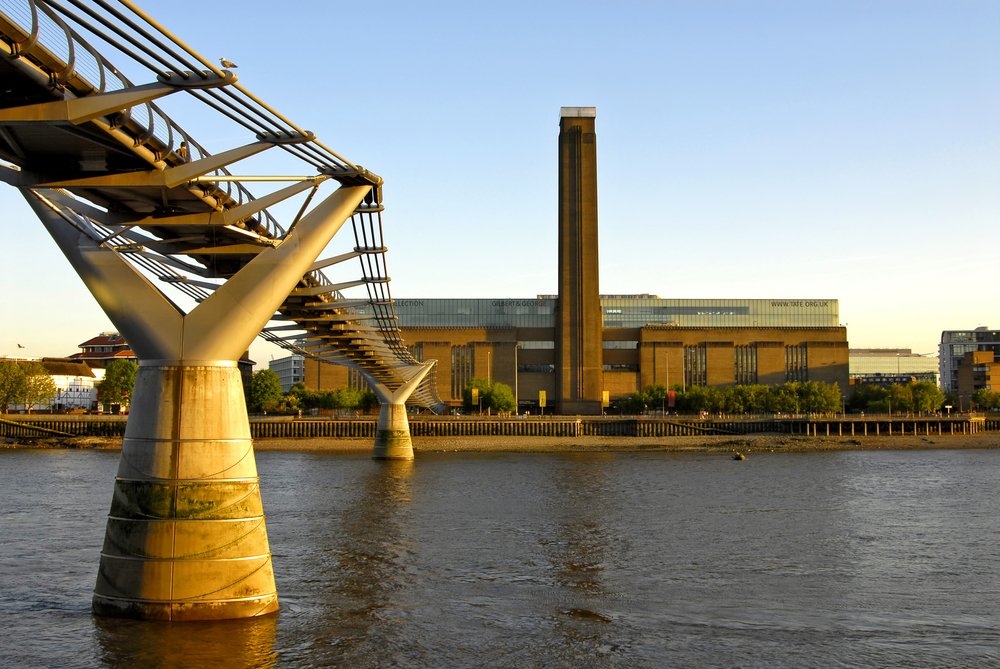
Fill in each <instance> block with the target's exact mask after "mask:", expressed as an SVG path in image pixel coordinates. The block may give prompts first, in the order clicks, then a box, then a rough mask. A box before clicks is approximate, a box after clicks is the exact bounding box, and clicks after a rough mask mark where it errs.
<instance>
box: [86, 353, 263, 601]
mask: <svg viewBox="0 0 1000 669" xmlns="http://www.w3.org/2000/svg"><path fill="white" fill-rule="evenodd" d="M135 397H136V403H134V404H133V405H132V408H131V413H130V416H129V421H128V427H127V428H126V432H125V439H124V442H123V444H122V454H121V460H120V462H119V467H118V473H117V476H116V478H115V490H114V498H113V500H112V503H111V511H110V513H109V514H108V524H107V532H106V535H105V540H104V547H103V549H102V551H101V564H100V570H99V572H98V578H97V586H96V588H95V592H94V598H93V609H94V612H95V613H97V614H99V615H108V616H120V617H129V618H144V619H152V620H212V619H223V618H245V617H251V616H259V615H264V614H268V613H272V612H274V611H276V610H277V609H278V596H277V590H276V588H275V583H274V572H273V570H272V566H271V552H270V548H269V546H268V540H267V529H266V526H265V522H264V511H263V506H262V503H261V496H260V487H259V484H258V476H257V466H256V461H255V459H254V453H253V446H252V443H251V439H250V426H249V422H248V420H247V413H246V407H245V405H244V402H243V384H242V381H241V379H240V374H239V370H238V369H237V367H236V364H235V363H232V362H228V363H225V362H220V363H215V364H204V365H192V364H186V365H158V364H147V363H143V364H142V366H141V367H140V369H139V372H138V374H137V376H136V392H135Z"/></svg>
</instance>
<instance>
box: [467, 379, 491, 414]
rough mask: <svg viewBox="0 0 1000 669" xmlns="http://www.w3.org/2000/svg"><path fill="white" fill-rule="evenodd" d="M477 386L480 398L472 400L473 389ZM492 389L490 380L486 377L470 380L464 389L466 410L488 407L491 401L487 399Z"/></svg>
mask: <svg viewBox="0 0 1000 669" xmlns="http://www.w3.org/2000/svg"><path fill="white" fill-rule="evenodd" d="M473 388H475V389H476V390H477V391H478V394H479V398H478V399H477V400H476V401H475V402H473V401H472V389H473ZM489 391H490V382H489V381H487V380H486V379H480V378H478V377H477V378H474V379H472V380H471V381H469V384H468V385H467V386H465V388H464V389H463V390H462V406H463V407H464V408H465V410H466V411H471V410H473V409H478V408H480V407H482V408H484V409H485V408H488V407H489V401H488V400H487V399H486V396H487V394H488V393H489Z"/></svg>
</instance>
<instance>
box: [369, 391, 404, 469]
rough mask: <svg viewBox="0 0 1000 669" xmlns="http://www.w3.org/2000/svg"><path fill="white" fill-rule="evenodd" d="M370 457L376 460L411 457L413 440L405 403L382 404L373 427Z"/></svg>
mask: <svg viewBox="0 0 1000 669" xmlns="http://www.w3.org/2000/svg"><path fill="white" fill-rule="evenodd" d="M372 457H373V458H375V459H376V460H412V459H413V440H412V439H411V437H410V421H409V420H408V419H407V417H406V405H405V404H401V403H397V404H393V403H389V402H386V403H384V404H382V407H381V409H379V414H378V426H377V427H376V428H375V449H374V452H373V454H372Z"/></svg>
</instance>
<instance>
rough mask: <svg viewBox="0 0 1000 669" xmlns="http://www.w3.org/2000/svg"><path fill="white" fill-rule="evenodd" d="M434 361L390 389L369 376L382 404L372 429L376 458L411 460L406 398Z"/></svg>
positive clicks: (374, 455) (411, 452)
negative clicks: (375, 424)
mask: <svg viewBox="0 0 1000 669" xmlns="http://www.w3.org/2000/svg"><path fill="white" fill-rule="evenodd" d="M433 367H434V362H427V363H424V365H423V366H421V367H418V368H417V371H416V373H415V374H414V375H413V376H412V377H410V379H409V380H408V381H407V382H406V383H404V384H403V385H402V386H400V387H399V388H396V389H395V390H389V389H388V388H387V387H386V386H385V385H383V384H381V383H378V382H376V381H374V380H372V379H369V385H371V387H372V388H373V389H374V391H375V396H376V397H378V401H379V403H380V404H381V407H380V409H379V414H378V426H377V427H376V429H375V452H374V454H373V456H372V457H374V458H375V459H376V460H412V459H413V440H412V439H411V438H410V421H409V420H408V419H407V418H406V400H407V399H408V398H409V397H410V395H411V394H413V391H414V390H416V389H417V386H419V385H420V382H421V381H422V380H423V379H424V377H425V376H427V372H429V371H431V369H432V368H433Z"/></svg>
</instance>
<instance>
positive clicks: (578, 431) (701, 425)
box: [0, 414, 1000, 439]
mask: <svg viewBox="0 0 1000 669" xmlns="http://www.w3.org/2000/svg"><path fill="white" fill-rule="evenodd" d="M126 418H127V417H126V416H60V415H44V414H31V415H24V414H23V415H9V416H5V417H3V418H2V419H0V437H6V438H16V439H23V438H29V439H30V438H46V437H72V436H92V437H118V436H123V435H124V434H125V424H126ZM376 428H377V419H376V417H374V416H371V417H360V418H350V419H346V418H313V417H306V418H297V417H293V416H278V417H258V418H252V419H251V420H250V432H251V435H252V436H253V438H254V439H301V438H311V439H355V438H372V437H374V436H375V431H376ZM410 430H411V432H412V434H413V436H415V437H470V438H475V437H487V436H510V437H681V436H685V437H690V436H698V435H727V434H729V435H746V434H789V435H801V436H815V437H861V436H864V437H892V436H900V435H928V436H929V435H964V434H979V433H981V432H995V431H1000V416H982V415H972V416H968V415H961V416H951V417H941V416H923V417H904V416H893V417H889V416H853V415H848V416H835V417H794V418H787V417H773V418H751V419H740V418H711V419H701V418H698V417H694V416H692V417H686V416H677V417H670V418H659V417H657V418H649V417H642V418H640V417H628V416H623V417H603V418H595V417H565V416H553V417H538V416H532V417H516V418H515V417H510V418H500V417H486V416H449V417H437V416H416V417H412V418H411V419H410Z"/></svg>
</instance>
